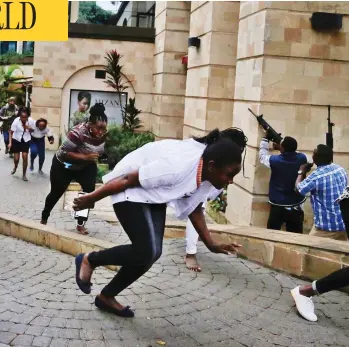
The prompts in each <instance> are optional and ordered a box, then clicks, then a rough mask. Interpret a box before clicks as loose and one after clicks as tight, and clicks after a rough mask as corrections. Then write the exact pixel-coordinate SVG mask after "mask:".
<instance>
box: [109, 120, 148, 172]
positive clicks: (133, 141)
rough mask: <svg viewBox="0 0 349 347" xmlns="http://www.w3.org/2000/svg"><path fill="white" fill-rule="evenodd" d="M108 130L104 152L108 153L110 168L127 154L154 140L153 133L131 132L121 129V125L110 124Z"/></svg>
mask: <svg viewBox="0 0 349 347" xmlns="http://www.w3.org/2000/svg"><path fill="white" fill-rule="evenodd" d="M108 130H109V133H108V138H107V141H106V144H105V152H106V153H107V154H108V164H109V169H110V170H112V169H113V168H114V166H115V165H116V164H117V163H118V162H119V161H120V160H121V159H122V158H124V157H125V156H126V155H127V154H129V153H131V152H133V151H134V150H136V149H137V148H140V147H142V146H143V145H145V144H146V143H149V142H153V141H154V135H153V134H151V133H149V132H145V133H133V132H131V131H127V130H124V129H122V127H121V126H110V127H109V129H108Z"/></svg>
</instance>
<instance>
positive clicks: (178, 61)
mask: <svg viewBox="0 0 349 347" xmlns="http://www.w3.org/2000/svg"><path fill="white" fill-rule="evenodd" d="M184 55H185V54H183V53H173V52H164V53H160V54H158V55H156V59H157V72H168V73H176V74H181V75H185V74H186V73H187V68H186V66H185V65H183V64H182V58H183V56H184ZM161 60H162V63H161Z"/></svg>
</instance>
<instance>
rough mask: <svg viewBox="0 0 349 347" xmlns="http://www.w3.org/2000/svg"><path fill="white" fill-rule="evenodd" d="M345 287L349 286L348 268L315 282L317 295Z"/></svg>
mask: <svg viewBox="0 0 349 347" xmlns="http://www.w3.org/2000/svg"><path fill="white" fill-rule="evenodd" d="M347 286H349V267H345V268H343V269H340V270H338V271H335V272H332V273H331V274H329V275H328V276H326V277H323V278H321V280H317V281H316V290H317V291H318V292H319V294H324V293H327V292H330V291H331V290H338V289H340V288H343V287H347Z"/></svg>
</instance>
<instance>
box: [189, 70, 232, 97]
mask: <svg viewBox="0 0 349 347" xmlns="http://www.w3.org/2000/svg"><path fill="white" fill-rule="evenodd" d="M235 73H236V69H235V67H227V66H211V67H210V76H209V79H208V93H207V94H208V97H209V98H221V99H234V93H235ZM187 85H188V82H187ZM187 90H188V88H187Z"/></svg>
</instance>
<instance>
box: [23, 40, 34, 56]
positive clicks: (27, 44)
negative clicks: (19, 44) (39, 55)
mask: <svg viewBox="0 0 349 347" xmlns="http://www.w3.org/2000/svg"><path fill="white" fill-rule="evenodd" d="M23 53H34V41H23Z"/></svg>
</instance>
